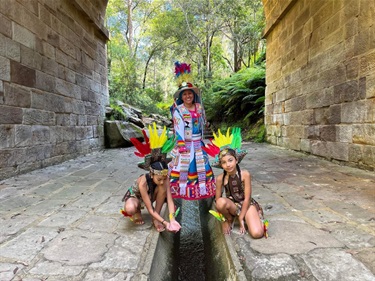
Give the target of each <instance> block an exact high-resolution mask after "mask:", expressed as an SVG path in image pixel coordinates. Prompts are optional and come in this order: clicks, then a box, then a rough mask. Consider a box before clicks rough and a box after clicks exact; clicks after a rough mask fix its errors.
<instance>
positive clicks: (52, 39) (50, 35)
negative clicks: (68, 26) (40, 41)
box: [46, 29, 60, 48]
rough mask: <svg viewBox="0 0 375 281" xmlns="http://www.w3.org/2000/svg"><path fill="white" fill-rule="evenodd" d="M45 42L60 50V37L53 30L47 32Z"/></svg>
mask: <svg viewBox="0 0 375 281" xmlns="http://www.w3.org/2000/svg"><path fill="white" fill-rule="evenodd" d="M46 41H47V42H48V43H49V44H51V45H52V46H54V47H57V48H60V36H59V35H58V34H57V33H56V32H55V31H54V30H52V29H49V30H48V32H47V38H46Z"/></svg>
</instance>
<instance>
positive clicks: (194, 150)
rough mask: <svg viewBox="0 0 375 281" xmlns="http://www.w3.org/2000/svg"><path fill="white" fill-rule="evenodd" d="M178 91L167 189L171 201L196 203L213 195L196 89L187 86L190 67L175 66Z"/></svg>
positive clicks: (200, 109) (210, 169) (174, 110)
mask: <svg viewBox="0 0 375 281" xmlns="http://www.w3.org/2000/svg"><path fill="white" fill-rule="evenodd" d="M175 78H176V80H177V84H178V85H179V89H178V90H177V92H176V93H175V95H174V98H175V104H174V106H173V107H172V109H171V111H172V118H173V126H174V134H175V136H176V138H177V144H176V146H175V147H174V148H173V150H172V152H171V156H172V161H171V162H170V163H169V179H170V188H171V193H172V197H173V198H182V199H186V200H199V199H204V198H210V197H213V196H215V178H214V175H213V172H212V168H211V166H210V163H209V160H208V156H207V153H206V152H205V151H204V150H203V149H202V147H204V143H203V141H202V138H203V128H204V126H205V123H206V120H205V112H204V108H203V105H202V103H201V99H200V96H199V94H200V93H199V89H198V88H197V87H195V86H194V85H193V84H192V83H191V81H192V80H191V72H190V65H187V64H186V63H182V64H180V63H179V62H176V63H175Z"/></svg>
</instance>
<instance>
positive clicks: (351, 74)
mask: <svg viewBox="0 0 375 281" xmlns="http://www.w3.org/2000/svg"><path fill="white" fill-rule="evenodd" d="M344 63H345V67H346V77H347V78H348V79H350V80H354V79H357V77H358V73H359V60H358V58H357V57H354V58H351V59H349V60H347V61H345V62H344Z"/></svg>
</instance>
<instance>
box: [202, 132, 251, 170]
mask: <svg viewBox="0 0 375 281" xmlns="http://www.w3.org/2000/svg"><path fill="white" fill-rule="evenodd" d="M213 135H214V139H210V142H211V143H209V144H206V145H205V146H204V147H202V148H203V150H204V151H206V152H207V154H208V155H210V156H211V157H214V158H215V162H213V163H212V166H213V167H216V168H221V164H220V159H219V154H220V152H224V150H225V149H226V148H232V149H233V150H235V151H236V156H237V160H238V163H240V162H241V161H242V159H243V158H244V157H245V155H246V154H247V150H241V145H242V137H241V128H237V127H235V128H233V129H232V132H231V133H230V128H228V130H227V132H226V134H225V135H223V134H222V133H221V131H220V129H219V130H218V133H217V134H216V133H213Z"/></svg>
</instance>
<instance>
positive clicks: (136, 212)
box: [124, 198, 145, 224]
mask: <svg viewBox="0 0 375 281" xmlns="http://www.w3.org/2000/svg"><path fill="white" fill-rule="evenodd" d="M124 210H125V212H127V213H128V214H129V215H131V216H132V221H133V222H134V223H135V224H144V223H145V222H144V221H143V218H142V214H141V206H140V202H139V200H138V199H137V198H129V199H128V200H126V202H125V206H124Z"/></svg>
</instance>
